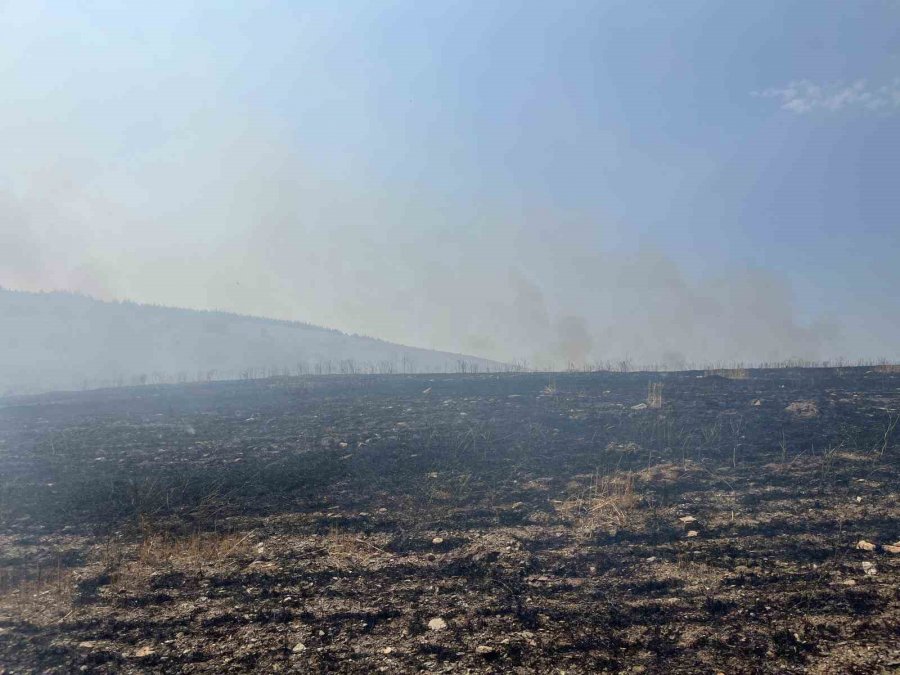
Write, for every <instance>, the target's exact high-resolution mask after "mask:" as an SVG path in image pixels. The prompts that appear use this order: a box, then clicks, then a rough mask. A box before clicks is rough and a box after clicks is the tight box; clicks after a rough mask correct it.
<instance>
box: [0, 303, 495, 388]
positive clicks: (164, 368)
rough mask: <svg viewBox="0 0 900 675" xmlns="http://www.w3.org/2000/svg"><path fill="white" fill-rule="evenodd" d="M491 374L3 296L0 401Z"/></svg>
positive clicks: (335, 345)
mask: <svg viewBox="0 0 900 675" xmlns="http://www.w3.org/2000/svg"><path fill="white" fill-rule="evenodd" d="M492 365H496V364H493V362H491V361H487V360H485V359H479V358H475V357H469V356H461V355H458V354H450V353H447V352H437V351H431V350H427V349H417V348H413V347H405V346H403V345H398V344H393V343H390V342H384V341H382V340H377V339H374V338H369V337H363V336H358V335H347V334H345V333H342V332H340V331H337V330H332V329H328V328H321V327H318V326H313V325H310V324H305V323H300V322H290V321H278V320H273V319H263V318H258V317H251V316H241V315H237V314H229V313H226V312H205V311H196V310H189V309H177V308H172V307H157V306H151V305H141V304H138V303H133V302H104V301H100V300H95V299H93V298H90V297H87V296H83V295H76V294H71V293H62V292H52V293H28V292H21V291H12V290H6V289H0V395H2V394H23V393H35V392H41V391H50V390H54V389H83V388H94V387H105V386H121V385H134V384H143V383H150V382H178V381H193V380H210V379H238V378H251V377H262V376H267V375H276V374H286V373H290V374H294V375H296V374H304V373H342V372H343V373H353V372H379V373H389V372H455V371H458V370H461V369H463V368H465V369H467V370H470V369H484V368H489V367H491V366H492Z"/></svg>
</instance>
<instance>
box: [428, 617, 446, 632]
mask: <svg viewBox="0 0 900 675" xmlns="http://www.w3.org/2000/svg"><path fill="white" fill-rule="evenodd" d="M445 628H447V622H446V621H444V620H443V619H442V618H441V617H439V616H436V617H434V618H433V619H431V620H430V621H429V622H428V630H444V629H445Z"/></svg>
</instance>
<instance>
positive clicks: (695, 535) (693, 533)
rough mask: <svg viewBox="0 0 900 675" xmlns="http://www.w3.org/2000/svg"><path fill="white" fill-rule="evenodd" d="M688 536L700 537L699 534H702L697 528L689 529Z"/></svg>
mask: <svg viewBox="0 0 900 675" xmlns="http://www.w3.org/2000/svg"><path fill="white" fill-rule="evenodd" d="M687 536H689V537H698V536H700V533H699V532H698V531H697V530H688V533H687Z"/></svg>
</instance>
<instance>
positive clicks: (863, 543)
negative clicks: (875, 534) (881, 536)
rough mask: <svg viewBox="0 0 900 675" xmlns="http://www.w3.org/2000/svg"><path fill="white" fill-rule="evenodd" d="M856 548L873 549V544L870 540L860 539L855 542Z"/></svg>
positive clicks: (861, 549) (862, 549)
mask: <svg viewBox="0 0 900 675" xmlns="http://www.w3.org/2000/svg"><path fill="white" fill-rule="evenodd" d="M856 548H858V549H859V550H860V551H874V550H875V544H873V543H872V542H869V541H866V540H865V539H860V540H859V542H858V543H857V544H856Z"/></svg>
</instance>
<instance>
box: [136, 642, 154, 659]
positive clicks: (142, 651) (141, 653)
mask: <svg viewBox="0 0 900 675" xmlns="http://www.w3.org/2000/svg"><path fill="white" fill-rule="evenodd" d="M155 653H156V652H155V651H154V650H153V647H150V646H149V645H145V646H143V647H141V648H139V649H138V650H137V651H136V652H135V653H134V655H135V656H136V657H138V658H139V659H142V658H144V657H146V656H153V655H154V654H155Z"/></svg>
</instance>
